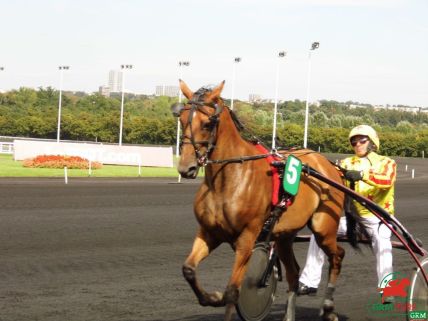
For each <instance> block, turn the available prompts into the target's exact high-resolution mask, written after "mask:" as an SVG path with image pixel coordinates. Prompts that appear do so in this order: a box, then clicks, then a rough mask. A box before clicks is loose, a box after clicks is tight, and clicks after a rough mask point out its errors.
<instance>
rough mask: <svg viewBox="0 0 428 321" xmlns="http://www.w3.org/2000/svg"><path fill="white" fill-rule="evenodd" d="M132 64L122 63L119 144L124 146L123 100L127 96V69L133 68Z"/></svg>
mask: <svg viewBox="0 0 428 321" xmlns="http://www.w3.org/2000/svg"><path fill="white" fill-rule="evenodd" d="M132 67H133V66H132V65H121V66H120V68H121V69H122V70H123V72H122V99H121V102H120V126H119V146H122V131H123V101H124V98H125V89H124V88H125V85H124V84H125V70H126V69H132Z"/></svg>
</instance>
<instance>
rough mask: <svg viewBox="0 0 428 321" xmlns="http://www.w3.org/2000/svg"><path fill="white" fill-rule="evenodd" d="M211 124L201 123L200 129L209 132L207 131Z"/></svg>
mask: <svg viewBox="0 0 428 321" xmlns="http://www.w3.org/2000/svg"><path fill="white" fill-rule="evenodd" d="M211 126H212V125H211V122H210V121H208V122H206V123H203V124H202V129H207V130H209V129H211Z"/></svg>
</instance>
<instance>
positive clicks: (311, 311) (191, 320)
mask: <svg viewBox="0 0 428 321" xmlns="http://www.w3.org/2000/svg"><path fill="white" fill-rule="evenodd" d="M319 312H320V310H319V309H316V308H305V307H296V320H299V321H314V320H321V317H320V316H319ZM284 314H285V310H284V307H283V306H281V305H276V306H273V307H272V310H271V311H270V314H269V315H268V316H267V317H266V319H265V320H264V321H282V320H283V318H284ZM223 318H224V314H223V313H211V314H204V315H201V314H199V315H192V316H188V317H180V318H178V319H171V320H170V321H221V320H223ZM338 318H339V320H340V321H347V320H349V318H348V317H347V316H345V315H342V314H339V315H338ZM239 320H241V319H240V318H239V316H238V315H236V314H235V318H234V319H233V321H239ZM150 321H165V320H160V319H156V320H150Z"/></svg>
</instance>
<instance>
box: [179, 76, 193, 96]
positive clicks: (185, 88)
mask: <svg viewBox="0 0 428 321" xmlns="http://www.w3.org/2000/svg"><path fill="white" fill-rule="evenodd" d="M178 82H179V83H180V90H181V92H182V93H183V95H184V96H185V97H186V98H187V99H192V97H193V91H191V90H190V88H189V87H188V86H187V85H186V83H185V82H184V81H183V80H181V79H179V80H178Z"/></svg>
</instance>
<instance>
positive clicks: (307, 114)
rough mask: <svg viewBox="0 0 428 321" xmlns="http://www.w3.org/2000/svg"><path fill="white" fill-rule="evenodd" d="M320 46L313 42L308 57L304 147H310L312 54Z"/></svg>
mask: <svg viewBox="0 0 428 321" xmlns="http://www.w3.org/2000/svg"><path fill="white" fill-rule="evenodd" d="M319 46H320V43H319V42H313V43H312V46H311V49H309V58H308V86H307V88H306V109H305V132H304V135H303V147H304V148H307V147H308V122H309V91H310V87H311V54H312V51H314V50H315V49H318V48H319Z"/></svg>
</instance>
